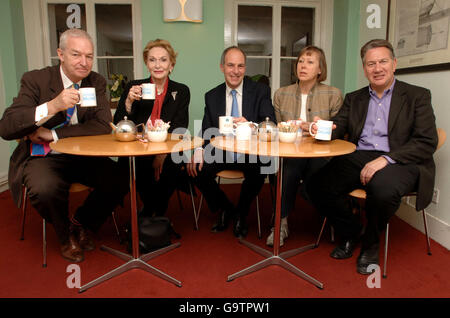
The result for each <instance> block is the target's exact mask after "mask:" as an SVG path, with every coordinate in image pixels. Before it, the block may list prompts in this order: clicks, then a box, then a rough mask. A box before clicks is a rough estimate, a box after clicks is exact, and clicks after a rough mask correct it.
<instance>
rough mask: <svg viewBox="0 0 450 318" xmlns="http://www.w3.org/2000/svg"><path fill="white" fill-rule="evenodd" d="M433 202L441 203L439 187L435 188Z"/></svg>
mask: <svg viewBox="0 0 450 318" xmlns="http://www.w3.org/2000/svg"><path fill="white" fill-rule="evenodd" d="M431 202H433V203H435V204H438V203H439V189H436V188H435V189H434V190H433V197H432V198H431Z"/></svg>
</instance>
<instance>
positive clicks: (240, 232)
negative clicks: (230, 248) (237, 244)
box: [233, 216, 248, 237]
mask: <svg viewBox="0 0 450 318" xmlns="http://www.w3.org/2000/svg"><path fill="white" fill-rule="evenodd" d="M233 234H234V236H236V237H246V236H247V234H248V225H247V221H246V217H243V216H238V217H237V219H236V222H235V223H234V227H233Z"/></svg>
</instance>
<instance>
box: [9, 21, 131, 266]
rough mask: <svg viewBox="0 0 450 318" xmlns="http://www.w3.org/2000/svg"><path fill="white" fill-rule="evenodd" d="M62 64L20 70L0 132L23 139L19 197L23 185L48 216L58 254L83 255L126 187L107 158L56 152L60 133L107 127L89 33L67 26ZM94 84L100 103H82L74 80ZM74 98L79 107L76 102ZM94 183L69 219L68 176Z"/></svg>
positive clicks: (12, 182) (17, 165) (16, 178)
mask: <svg viewBox="0 0 450 318" xmlns="http://www.w3.org/2000/svg"><path fill="white" fill-rule="evenodd" d="M57 53H58V57H59V59H60V65H57V66H52V67H46V68H44V69H41V70H34V71H30V72H27V73H25V74H24V75H23V77H22V80H21V87H20V91H19V94H18V96H17V97H16V98H14V100H13V103H12V105H11V106H10V107H8V108H7V109H6V110H5V112H4V114H3V118H2V119H1V120H0V136H1V137H2V138H4V139H6V140H14V139H20V142H19V145H18V146H17V148H16V149H15V151H14V153H13V154H12V156H11V160H10V166H9V174H8V182H9V187H10V190H11V194H12V196H13V199H14V200H15V202H16V203H17V204H18V205H20V204H21V199H22V198H21V187H22V184H23V185H25V186H26V187H27V188H28V195H29V198H30V202H31V204H32V205H33V206H34V207H35V208H36V210H37V211H38V212H39V214H40V215H41V216H42V217H43V218H45V219H46V220H47V221H48V222H50V223H52V225H53V227H54V228H55V231H56V234H57V236H58V239H59V242H60V244H61V254H62V256H63V257H64V258H65V259H67V260H68V261H70V262H81V261H82V260H83V259H84V253H83V251H88V250H93V249H94V248H95V245H94V242H93V240H92V238H91V236H90V234H89V232H88V231H87V229H89V230H92V231H96V230H98V229H99V227H100V226H101V225H102V224H103V222H104V220H105V219H106V217H107V216H108V215H110V214H111V211H112V210H113V208H114V207H115V206H116V205H117V204H118V203H120V202H121V200H122V198H123V196H124V195H125V194H126V193H127V191H128V182H127V179H126V177H125V178H124V177H123V176H121V175H118V173H117V172H116V171H118V170H117V169H116V163H115V162H114V161H112V160H110V159H109V158H94V157H80V156H72V155H65V154H59V153H54V152H53V151H50V148H49V146H48V143H49V142H52V141H57V140H58V139H60V138H67V137H73V136H84V135H98V134H107V133H110V131H111V129H110V127H109V125H108V123H109V122H110V121H111V119H112V118H111V112H110V109H109V103H108V101H107V99H106V96H105V89H106V81H105V79H104V78H103V77H102V76H101V75H100V74H98V73H95V72H92V71H91V69H92V63H93V54H94V46H93V43H92V39H91V38H90V36H89V34H87V33H86V32H85V31H83V30H78V29H70V30H67V31H65V32H64V33H63V34H62V35H61V38H60V43H59V48H58V51H57ZM80 86H81V87H95V90H96V97H97V106H95V107H80V106H79V105H76V104H77V103H78V102H79V94H78V91H77V89H76V87H80ZM74 105H76V106H74ZM74 182H80V183H83V184H85V185H87V186H90V187H93V188H94V191H92V192H91V193H90V194H89V196H88V197H87V199H86V201H85V202H84V204H83V205H82V206H81V207H79V208H78V210H77V211H76V213H75V215H74V217H73V218H70V219H69V215H68V197H69V188H70V185H71V183H74Z"/></svg>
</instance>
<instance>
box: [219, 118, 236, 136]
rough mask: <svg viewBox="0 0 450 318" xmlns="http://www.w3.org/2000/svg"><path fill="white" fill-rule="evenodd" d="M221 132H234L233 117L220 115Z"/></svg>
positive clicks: (224, 133)
mask: <svg viewBox="0 0 450 318" xmlns="http://www.w3.org/2000/svg"><path fill="white" fill-rule="evenodd" d="M219 133H221V134H222V135H228V134H232V133H233V117H232V116H220V117H219Z"/></svg>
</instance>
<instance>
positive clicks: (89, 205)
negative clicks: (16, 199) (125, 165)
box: [23, 154, 129, 244]
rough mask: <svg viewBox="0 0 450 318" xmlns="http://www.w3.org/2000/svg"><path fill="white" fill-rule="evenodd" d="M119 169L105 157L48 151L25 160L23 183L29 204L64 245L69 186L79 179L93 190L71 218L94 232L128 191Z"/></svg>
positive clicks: (67, 229) (67, 219)
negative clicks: (50, 225) (53, 229)
mask: <svg viewBox="0 0 450 318" xmlns="http://www.w3.org/2000/svg"><path fill="white" fill-rule="evenodd" d="M121 171H122V170H121V169H119V167H118V165H117V163H116V162H114V161H113V160H111V159H109V158H100V157H82V156H72V155H64V154H58V155H53V154H50V155H47V156H46V157H32V158H30V159H29V160H28V162H27V163H26V165H25V168H24V180H23V182H24V185H25V186H26V187H27V188H28V196H29V198H30V202H31V204H32V205H33V207H34V208H35V209H36V210H37V211H38V213H39V214H40V215H41V216H42V217H43V218H44V219H45V220H47V221H48V222H49V223H51V224H52V225H53V227H54V228H55V232H56V234H57V236H58V239H59V241H60V243H61V244H65V243H66V242H67V240H68V238H69V225H70V220H69V216H68V212H69V211H68V210H69V204H68V199H69V188H70V185H71V184H72V183H74V182H79V183H82V184H84V185H86V186H89V187H92V188H93V189H94V190H93V191H92V192H91V193H90V194H89V195H88V197H87V198H86V200H85V201H84V203H83V205H82V206H80V207H79V208H78V209H77V211H76V213H75V218H76V220H77V221H78V222H79V223H81V224H82V225H83V226H85V227H86V228H88V229H90V230H92V231H94V232H95V231H97V230H98V229H99V228H100V226H101V225H102V224H103V223H104V222H105V220H106V218H107V217H108V216H109V215H111V212H112V211H113V209H114V208H115V207H116V206H117V205H118V204H121V203H122V201H123V197H124V196H125V195H126V193H128V190H129V181H128V179H127V177H126V175H125V174H123V173H122V172H121Z"/></svg>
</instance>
